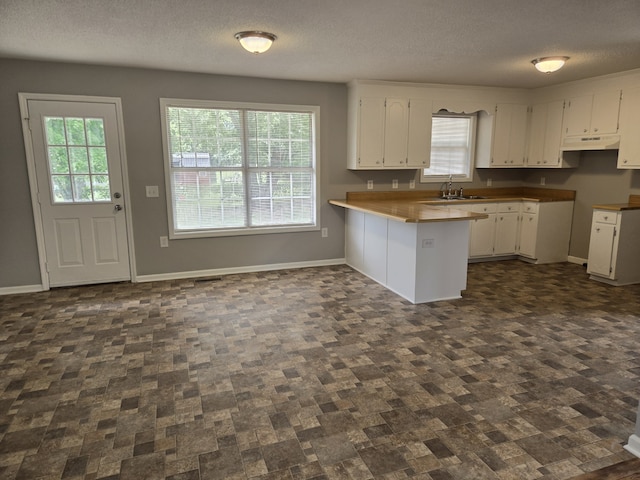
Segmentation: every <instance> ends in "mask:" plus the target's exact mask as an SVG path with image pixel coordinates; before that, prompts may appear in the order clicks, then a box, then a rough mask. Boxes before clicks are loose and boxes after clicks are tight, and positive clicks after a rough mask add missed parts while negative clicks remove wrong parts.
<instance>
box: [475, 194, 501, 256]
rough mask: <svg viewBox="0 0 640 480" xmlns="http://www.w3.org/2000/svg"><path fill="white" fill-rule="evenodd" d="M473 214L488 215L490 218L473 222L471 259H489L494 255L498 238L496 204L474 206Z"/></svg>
mask: <svg viewBox="0 0 640 480" xmlns="http://www.w3.org/2000/svg"><path fill="white" fill-rule="evenodd" d="M470 210H471V211H472V212H477V213H486V214H487V215H489V217H488V218H481V219H479V220H472V221H471V223H470V227H471V228H470V233H469V235H470V236H469V257H488V256H491V255H493V245H494V242H495V238H496V210H497V204H495V203H481V204H478V205H473V206H472V207H471V209H470Z"/></svg>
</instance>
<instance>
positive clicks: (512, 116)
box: [476, 103, 529, 168]
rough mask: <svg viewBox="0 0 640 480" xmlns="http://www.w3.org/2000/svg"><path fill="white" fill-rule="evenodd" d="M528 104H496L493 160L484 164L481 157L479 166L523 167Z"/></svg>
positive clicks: (492, 149)
mask: <svg viewBox="0 0 640 480" xmlns="http://www.w3.org/2000/svg"><path fill="white" fill-rule="evenodd" d="M528 110H529V107H528V106H527V105H522V104H512V103H499V104H497V105H496V109H495V118H494V124H493V140H492V147H491V162H490V164H489V165H487V164H484V163H483V162H482V160H481V159H480V158H479V159H478V161H477V162H476V167H479V168H487V167H494V168H510V167H523V166H524V161H525V147H526V142H527V124H528Z"/></svg>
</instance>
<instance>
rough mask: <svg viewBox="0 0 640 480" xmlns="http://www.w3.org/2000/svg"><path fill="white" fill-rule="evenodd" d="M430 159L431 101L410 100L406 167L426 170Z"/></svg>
mask: <svg viewBox="0 0 640 480" xmlns="http://www.w3.org/2000/svg"><path fill="white" fill-rule="evenodd" d="M430 159H431V101H429V100H424V99H420V98H412V99H411V100H410V102H409V138H408V141H407V166H408V167H414V168H428V167H429V164H430Z"/></svg>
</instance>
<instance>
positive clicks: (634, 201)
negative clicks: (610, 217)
mask: <svg viewBox="0 0 640 480" xmlns="http://www.w3.org/2000/svg"><path fill="white" fill-rule="evenodd" d="M593 208H595V209H597V210H613V211H618V212H619V211H621V210H640V195H629V202H627V203H611V204H606V205H594V206H593Z"/></svg>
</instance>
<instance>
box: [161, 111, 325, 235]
mask: <svg viewBox="0 0 640 480" xmlns="http://www.w3.org/2000/svg"><path fill="white" fill-rule="evenodd" d="M165 103H166V104H165V105H164V114H165V122H166V125H165V130H166V132H165V134H166V139H165V141H166V150H167V157H168V160H167V165H168V170H169V172H170V174H169V175H168V181H169V187H170V193H171V203H170V207H171V210H172V220H173V222H172V231H173V233H174V234H175V235H176V236H177V237H179V236H188V235H189V234H197V235H190V236H203V235H206V234H212V233H213V234H215V233H222V234H240V233H263V232H264V231H267V230H268V231H272V230H269V229H274V228H275V229H278V228H289V229H291V228H294V229H295V228H304V227H307V228H308V227H315V226H316V217H317V193H316V190H317V184H316V181H317V178H316V177H317V174H316V136H317V135H316V132H315V128H316V121H317V120H316V116H317V111H315V110H313V108H314V107H310V108H311V110H301V111H292V110H290V109H288V108H284V107H283V108H282V109H281V110H280V109H276V110H274V109H268V110H267V109H264V110H261V109H259V108H251V107H243V108H228V107H225V108H218V107H215V106H209V105H207V106H204V105H203V106H191V105H189V106H181V105H175V104H169V101H168V100H165ZM270 107H272V106H270ZM276 107H277V106H276ZM287 231H290V230H287Z"/></svg>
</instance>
